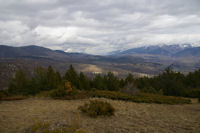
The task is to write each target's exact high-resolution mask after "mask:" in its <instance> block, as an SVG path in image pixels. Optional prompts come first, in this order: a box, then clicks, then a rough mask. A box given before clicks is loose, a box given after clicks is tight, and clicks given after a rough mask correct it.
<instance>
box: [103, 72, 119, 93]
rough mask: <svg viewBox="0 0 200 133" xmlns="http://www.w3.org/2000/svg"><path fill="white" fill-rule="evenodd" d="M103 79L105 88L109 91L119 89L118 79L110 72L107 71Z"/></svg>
mask: <svg viewBox="0 0 200 133" xmlns="http://www.w3.org/2000/svg"><path fill="white" fill-rule="evenodd" d="M104 80H105V83H106V89H107V90H111V91H117V90H119V88H120V82H119V79H118V78H117V77H116V76H115V75H114V74H113V73H112V72H108V74H107V75H105V76H104Z"/></svg>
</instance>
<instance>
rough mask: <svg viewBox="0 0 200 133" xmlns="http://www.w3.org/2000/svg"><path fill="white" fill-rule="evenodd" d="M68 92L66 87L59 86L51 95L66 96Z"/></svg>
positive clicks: (54, 96) (56, 96) (53, 96)
mask: <svg viewBox="0 0 200 133" xmlns="http://www.w3.org/2000/svg"><path fill="white" fill-rule="evenodd" d="M66 94H67V92H66V90H65V89H63V88H58V89H56V90H53V91H52V92H51V93H50V96H51V97H52V98H61V97H64V96H66Z"/></svg>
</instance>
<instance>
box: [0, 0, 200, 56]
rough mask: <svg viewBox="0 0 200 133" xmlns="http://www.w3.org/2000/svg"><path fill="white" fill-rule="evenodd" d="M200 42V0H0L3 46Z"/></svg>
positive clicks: (78, 48) (88, 49)
mask: <svg viewBox="0 0 200 133" xmlns="http://www.w3.org/2000/svg"><path fill="white" fill-rule="evenodd" d="M184 43H191V44H192V45H195V46H200V0H0V44H1V45H10V46H25V45H39V46H44V47H48V48H51V49H60V50H63V51H67V52H84V53H90V54H106V53H107V52H110V51H114V50H125V49H129V48H133V47H139V46H144V45H157V44H158V45H163V44H169V45H170V44H184Z"/></svg>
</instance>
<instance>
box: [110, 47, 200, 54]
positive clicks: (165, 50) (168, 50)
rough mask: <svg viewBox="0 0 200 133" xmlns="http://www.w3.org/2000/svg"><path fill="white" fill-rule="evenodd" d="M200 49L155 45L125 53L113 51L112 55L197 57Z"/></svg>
mask: <svg viewBox="0 0 200 133" xmlns="http://www.w3.org/2000/svg"><path fill="white" fill-rule="evenodd" d="M199 49H200V47H192V46H191V45H190V44H186V45H185V46H184V47H182V46H180V45H178V44H176V45H163V46H158V45H153V46H143V47H138V48H132V49H128V50H125V51H113V52H110V54H112V55H131V54H147V55H160V56H172V57H181V56H185V55H187V56H195V55H200V50H199Z"/></svg>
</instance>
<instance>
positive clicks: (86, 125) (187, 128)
mask: <svg viewBox="0 0 200 133" xmlns="http://www.w3.org/2000/svg"><path fill="white" fill-rule="evenodd" d="M101 100H104V101H108V102H110V103H111V104H112V105H113V106H114V108H115V109H116V112H115V116H112V117H98V118H90V117H88V116H86V115H84V114H82V113H81V115H80V125H81V128H83V129H85V130H86V131H87V132H88V133H134V132H135V133H149V132H157V133H161V132H162V133H165V132H168V133H188V132H191V133H199V132H200V104H198V103H195V104H189V105H165V104H144V103H133V102H124V101H113V100H108V99H101ZM88 101H89V100H51V99H26V100H21V101H2V102H1V103H0V133H17V132H18V133H21V132H22V131H23V130H24V129H26V128H27V127H29V126H31V125H32V124H34V123H35V122H38V121H49V122H51V123H62V124H71V123H73V121H74V120H75V119H76V117H77V112H79V110H78V109H77V108H78V107H79V106H80V105H83V104H84V103H85V102H88Z"/></svg>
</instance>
